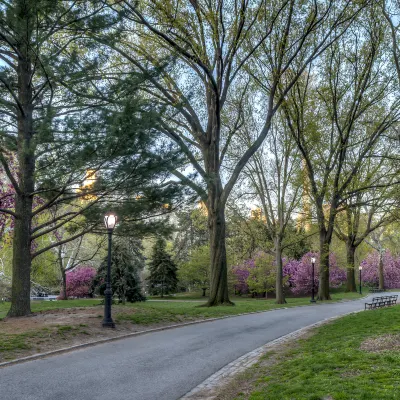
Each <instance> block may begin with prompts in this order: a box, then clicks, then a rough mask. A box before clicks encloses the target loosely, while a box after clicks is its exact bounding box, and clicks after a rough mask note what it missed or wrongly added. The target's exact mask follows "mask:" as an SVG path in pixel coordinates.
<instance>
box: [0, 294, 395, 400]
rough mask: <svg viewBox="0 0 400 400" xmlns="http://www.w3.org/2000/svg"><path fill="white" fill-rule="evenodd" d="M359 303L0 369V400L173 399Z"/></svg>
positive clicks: (215, 324) (214, 324)
mask: <svg viewBox="0 0 400 400" xmlns="http://www.w3.org/2000/svg"><path fill="white" fill-rule="evenodd" d="M391 294H392V293H391ZM370 297H372V296H370ZM366 301H367V299H360V300H356V301H349V302H342V303H332V304H317V305H315V306H308V307H293V308H287V309H279V310H276V311H267V312H265V313H259V314H250V315H242V316H237V317H231V318H226V319H221V320H217V321H210V322H204V323H201V324H196V325H189V326H184V327H180V328H175V329H171V330H167V331H161V332H154V333H149V334H144V335H142V336H138V337H132V338H127V339H121V340H118V341H114V342H110V343H105V344H100V345H97V346H94V347H89V348H84V349H82V350H76V351H73V352H70V353H65V354H60V355H57V356H52V357H48V358H44V359H40V360H34V361H29V362H26V363H22V364H17V365H12V366H9V367H5V368H2V369H1V370H0V394H1V395H0V398H1V399H5V400H71V399H74V400H92V399H93V400H110V399H111V400H119V399H121V400H122V399H124V400H176V399H179V398H180V397H182V396H183V395H184V394H186V393H187V392H189V391H190V390H191V389H193V388H194V387H196V386H197V385H198V384H200V383H201V382H203V381H204V380H205V379H207V378H208V377H209V376H210V375H212V374H214V373H215V372H216V371H218V370H219V369H221V368H222V367H224V366H225V365H227V364H229V363H230V362H232V361H233V360H236V359H237V358H239V357H240V356H242V355H243V354H246V353H248V352H250V351H252V350H254V349H256V348H258V347H260V346H262V345H264V344H266V343H268V342H270V341H272V340H274V339H276V338H278V337H280V336H283V335H286V334H288V333H290V332H293V331H295V330H297V329H300V328H303V327H306V326H308V325H311V324H313V323H316V322H318V321H321V320H323V319H326V318H330V317H334V316H337V315H342V314H346V313H349V312H352V311H358V310H360V309H363V308H364V303H365V302H366Z"/></svg>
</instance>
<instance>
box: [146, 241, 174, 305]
mask: <svg viewBox="0 0 400 400" xmlns="http://www.w3.org/2000/svg"><path fill="white" fill-rule="evenodd" d="M165 248H166V243H165V240H164V239H163V238H158V239H157V242H156V244H155V245H154V247H153V259H152V261H151V263H150V266H149V269H150V276H149V278H148V281H149V284H150V292H151V294H158V293H160V294H161V297H163V296H164V294H168V293H170V292H173V291H174V290H176V287H177V284H178V278H177V266H176V264H175V263H174V262H173V261H172V258H171V256H170V255H169V254H168V253H167V252H166V249H165Z"/></svg>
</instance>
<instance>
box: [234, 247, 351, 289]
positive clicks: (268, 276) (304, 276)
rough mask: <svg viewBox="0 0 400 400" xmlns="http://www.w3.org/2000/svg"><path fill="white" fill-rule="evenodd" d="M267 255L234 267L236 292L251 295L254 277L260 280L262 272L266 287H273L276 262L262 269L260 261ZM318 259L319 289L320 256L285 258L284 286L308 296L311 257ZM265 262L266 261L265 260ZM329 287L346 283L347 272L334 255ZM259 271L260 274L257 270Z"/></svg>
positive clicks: (263, 254)
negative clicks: (297, 258) (338, 263)
mask: <svg viewBox="0 0 400 400" xmlns="http://www.w3.org/2000/svg"><path fill="white" fill-rule="evenodd" d="M265 254H266V253H262V252H260V253H259V254H258V255H257V256H256V257H254V258H253V259H249V260H246V261H244V262H243V263H242V264H241V265H238V266H236V267H233V273H234V275H235V276H236V285H235V287H236V290H238V291H239V293H241V294H246V293H249V291H250V290H249V286H250V288H251V286H252V285H253V286H254V282H253V280H254V279H252V277H253V278H254V276H255V274H256V275H257V280H258V281H260V282H261V280H260V276H259V275H260V272H262V273H265V282H264V286H266V288H267V290H268V287H267V286H271V285H272V284H273V281H274V268H275V261H274V260H273V259H271V268H265V266H264V268H263V269H262V271H261V269H260V261H262V260H264V259H265ZM313 256H314V257H315V258H316V263H315V275H314V284H315V288H316V289H318V278H319V254H318V253H311V252H309V253H306V254H304V256H303V257H302V258H301V259H300V260H293V259H289V260H288V259H286V258H283V278H284V284H285V286H286V287H288V288H289V289H290V290H291V292H292V293H293V294H296V295H299V294H306V293H310V292H311V289H312V281H311V276H312V265H311V257H313ZM264 261H265V260H264ZM329 264H330V267H329V285H330V287H332V288H338V287H339V286H341V285H342V284H343V283H344V282H345V281H346V271H345V270H344V269H342V268H340V267H339V266H338V265H337V260H336V256H335V254H334V253H331V254H330V255H329ZM257 269H258V273H256V270H257ZM263 271H264V272H263Z"/></svg>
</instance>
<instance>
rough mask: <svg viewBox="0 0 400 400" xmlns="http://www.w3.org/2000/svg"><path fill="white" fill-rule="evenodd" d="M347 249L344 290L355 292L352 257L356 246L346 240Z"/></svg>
mask: <svg viewBox="0 0 400 400" xmlns="http://www.w3.org/2000/svg"><path fill="white" fill-rule="evenodd" d="M346 251H347V276H346V292H357V287H356V277H355V269H354V267H355V265H354V258H355V253H356V247H355V246H354V244H353V243H352V241H348V242H347V244H346Z"/></svg>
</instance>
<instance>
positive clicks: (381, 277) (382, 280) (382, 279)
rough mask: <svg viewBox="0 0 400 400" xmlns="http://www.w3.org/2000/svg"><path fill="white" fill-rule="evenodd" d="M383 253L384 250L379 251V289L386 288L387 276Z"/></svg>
mask: <svg viewBox="0 0 400 400" xmlns="http://www.w3.org/2000/svg"><path fill="white" fill-rule="evenodd" d="M383 254H384V251H382V250H380V251H379V289H381V290H384V289H385V277H384V275H383Z"/></svg>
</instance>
